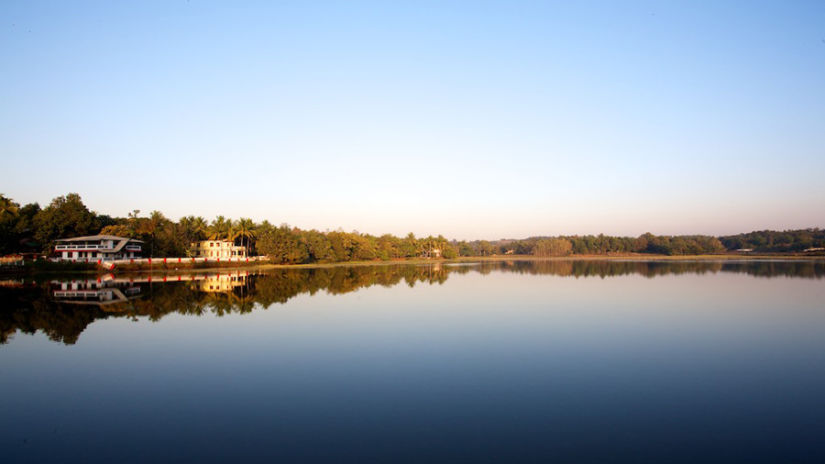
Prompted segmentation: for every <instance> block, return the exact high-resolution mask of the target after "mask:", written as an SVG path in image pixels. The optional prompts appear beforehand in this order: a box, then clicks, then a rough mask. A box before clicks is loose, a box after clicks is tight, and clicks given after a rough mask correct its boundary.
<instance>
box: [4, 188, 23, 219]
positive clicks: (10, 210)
mask: <svg viewBox="0 0 825 464" xmlns="http://www.w3.org/2000/svg"><path fill="white" fill-rule="evenodd" d="M18 214H20V208H18V206H17V203H15V202H13V201H11V199H10V198H6V196H5V195H3V194H2V193H0V220H5V219H11V218H16V217H17V215H18Z"/></svg>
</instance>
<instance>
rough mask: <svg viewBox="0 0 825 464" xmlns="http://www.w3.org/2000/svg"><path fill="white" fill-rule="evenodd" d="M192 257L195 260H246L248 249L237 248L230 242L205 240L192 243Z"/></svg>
mask: <svg viewBox="0 0 825 464" xmlns="http://www.w3.org/2000/svg"><path fill="white" fill-rule="evenodd" d="M191 251H192V256H193V257H195V258H219V259H227V258H246V248H244V247H242V246H236V245H235V243H234V242H231V241H228V240H203V241H200V242H195V243H192V248H191Z"/></svg>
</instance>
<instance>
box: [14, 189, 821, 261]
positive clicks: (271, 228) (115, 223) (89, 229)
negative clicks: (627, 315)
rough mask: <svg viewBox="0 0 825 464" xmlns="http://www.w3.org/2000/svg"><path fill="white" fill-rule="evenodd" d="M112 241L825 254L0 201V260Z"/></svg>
mask: <svg viewBox="0 0 825 464" xmlns="http://www.w3.org/2000/svg"><path fill="white" fill-rule="evenodd" d="M98 233H100V234H110V235H117V236H122V237H129V238H136V239H140V240H143V242H144V246H143V254H144V256H149V257H186V256H189V255H190V245H191V243H192V242H196V241H199V240H205V239H213V240H230V241H233V242H235V244H236V245H238V246H243V247H245V248H246V249H247V250H248V253H249V254H250V255H252V256H255V255H265V256H268V257H269V258H270V259H271V261H272V262H273V263H277V264H306V263H333V262H350V261H370V260H395V259H405V258H445V259H453V258H457V257H467V256H495V255H534V256H572V255H615V254H629V253H638V254H656V255H670V256H681V255H698V254H718V253H725V252H731V251H742V250H749V251H753V252H760V253H786V252H804V251H805V250H811V249H814V250H815V249H816V248H823V247H825V230H822V229H819V228H811V229H801V230H791V231H782V232H779V231H756V232H749V233H745V234H739V235H731V236H723V237H713V236H708V235H679V236H664V235H653V234H650V233H646V234H643V235H640V236H638V237H616V236H607V235H601V234H600V235H583V236H582V235H572V236H557V237H530V238H526V239H520V240H510V239H502V240H493V241H488V240H475V241H463V240H462V241H456V240H448V239H447V238H445V237H443V236H441V235H438V236H428V237H416V236H415V235H413V234H412V233H410V234H408V235H406V236H404V237H397V236H394V235H391V234H384V235H371V234H364V233H360V232H357V231H353V232H345V231H343V230H333V231H329V230H327V231H318V230H302V229H299V228H297V227H290V226H288V225H286V224H281V225H279V226H276V225H274V224H271V223H270V222H269V221H263V222H261V223H255V222H254V221H252V220H251V219H248V218H240V219H238V220H232V219H229V218H226V217H224V216H218V217H216V218H215V219H213V220H211V221H210V220H207V219H205V218H203V217H199V216H185V217H182V218H180V220H178V221H174V220H171V219H169V218H167V217H166V216H164V215H163V213H161V212H160V211H152V212H151V213H149V214H148V215H142V214H141V212H140V211H139V210H133V211H132V212H130V213H129V214H127V216H126V217H111V216H108V215H101V214H97V213H95V212H94V211H91V210H89V208H88V207H87V206H86V205H85V204H84V203H83V201H82V200H81V198H80V196H79V195H78V194H76V193H70V194H67V195H65V196H60V197H57V198H55V199H54V200H52V202H51V203H49V205H47V206H46V207H44V208H41V207H40V205H38V204H37V203H32V204H27V205H22V206H21V205H20V204H18V203H16V202H14V201H13V200H12V199H9V198H6V197H5V196H2V195H0V255H5V254H10V253H27V252H28V253H44V254H48V253H50V251H51V250H52V249H53V246H54V241H55V240H56V239H58V238H66V237H75V236H81V235H94V234H98Z"/></svg>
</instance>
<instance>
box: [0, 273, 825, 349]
mask: <svg viewBox="0 0 825 464" xmlns="http://www.w3.org/2000/svg"><path fill="white" fill-rule="evenodd" d="M493 272H504V273H519V274H533V275H552V276H561V277H572V278H581V277H585V278H587V277H599V278H608V277H614V276H623V275H639V276H643V277H646V278H655V277H657V276H664V275H674V274H705V273H720V272H721V273H743V274H748V275H751V276H754V277H759V278H773V277H778V276H783V277H791V278H813V279H820V278H823V277H825V261H821V260H820V261H812V260H809V261H780V260H773V261H725V262H721V261H719V262H707V261H704V262H703V261H693V262H681V261H679V262H668V261H599V260H545V261H483V262H476V263H470V262H464V263H443V264H442V263H429V264H425V265H409V264H396V265H375V266H332V267H319V268H304V269H298V268H281V269H273V270H269V271H267V272H264V273H256V272H248V271H238V270H236V271H231V272H220V273H192V274H177V275H166V276H158V275H151V274H135V275H129V276H126V275H123V276H120V275H111V274H110V275H105V276H100V277H95V278H88V277H83V278H76V279H53V280H49V281H45V282H44V281H33V280H26V279H7V280H4V281H2V285H0V343H5V342H7V341H8V340H9V339H10V337H11V336H13V335H14V334H15V333H18V332H23V333H35V332H38V331H42V332H44V333H46V334H47V335H48V336H49V337H50V338H51V339H53V340H55V341H60V342H63V343H67V344H71V343H75V342H76V341H77V339H78V337H79V336H80V334H81V333H82V332H83V330H85V328H86V327H87V326H88V325H89V324H90V323H92V322H94V321H95V320H98V319H105V318H109V317H131V318H136V317H147V318H149V319H150V320H153V321H156V320H160V319H162V318H163V317H165V316H166V315H168V314H175V313H176V314H185V315H194V316H204V315H214V316H225V315H228V314H233V313H234V314H241V313H248V312H251V311H254V310H259V309H265V308H269V307H271V306H273V305H277V304H284V303H286V302H287V301H289V300H290V299H292V298H294V297H296V296H298V295H301V294H310V295H313V294H315V293H316V292H319V291H323V292H326V293H328V294H331V295H338V294H344V293H349V292H352V291H355V290H358V289H361V288H365V287H370V286H375V285H378V286H383V287H391V286H394V285H398V284H402V283H403V284H406V285H408V286H410V287H413V286H415V285H418V284H425V285H433V284H443V283H444V282H446V281H447V279H448V278H449V276H450V275H457V274H466V273H480V274H489V273H493Z"/></svg>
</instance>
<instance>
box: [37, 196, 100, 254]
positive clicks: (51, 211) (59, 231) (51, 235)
mask: <svg viewBox="0 0 825 464" xmlns="http://www.w3.org/2000/svg"><path fill="white" fill-rule="evenodd" d="M96 226H97V224H96V221H95V213H93V212H91V211H89V208H87V207H86V205H84V204H83V200H81V199H80V195H78V194H76V193H70V194H68V195H66V196H60V197H57V198H55V199H54V200H52V202H51V203H50V204H49V206H47V207H46V208H43V209H42V210H40V212H39V213H37V215H36V216H35V217H34V227H35V233H34V235H35V238H36V239H37V241H38V242H39V243H40V244H41V245H42V246H43V247H44V249H46V250H50V249H51V248H52V244H53V241H54V240H56V239H58V238H63V237H74V236H78V235H89V234H93V233H96V232H97V231H98V230H99V229H98V230H96Z"/></svg>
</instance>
